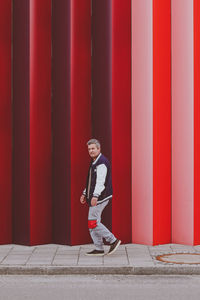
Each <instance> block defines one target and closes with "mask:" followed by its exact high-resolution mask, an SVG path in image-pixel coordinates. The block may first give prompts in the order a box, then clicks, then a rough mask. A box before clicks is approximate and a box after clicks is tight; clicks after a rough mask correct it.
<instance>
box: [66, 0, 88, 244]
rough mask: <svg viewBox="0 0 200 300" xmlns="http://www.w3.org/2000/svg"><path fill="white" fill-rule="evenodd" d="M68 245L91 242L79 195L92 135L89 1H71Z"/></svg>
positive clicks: (86, 168) (86, 166)
mask: <svg viewBox="0 0 200 300" xmlns="http://www.w3.org/2000/svg"><path fill="white" fill-rule="evenodd" d="M70 112H71V137H70V143H71V199H70V201H71V244H81V243H86V242H87V241H90V239H89V233H88V227H87V211H88V209H87V207H86V206H85V207H83V206H82V205H81V204H80V201H79V198H80V195H81V193H82V191H83V188H85V182H86V175H87V170H88V164H89V161H90V159H89V156H88V153H87V146H86V142H87V141H88V140H89V139H90V137H91V1H90V0H84V1H82V0H73V1H71V102H70Z"/></svg>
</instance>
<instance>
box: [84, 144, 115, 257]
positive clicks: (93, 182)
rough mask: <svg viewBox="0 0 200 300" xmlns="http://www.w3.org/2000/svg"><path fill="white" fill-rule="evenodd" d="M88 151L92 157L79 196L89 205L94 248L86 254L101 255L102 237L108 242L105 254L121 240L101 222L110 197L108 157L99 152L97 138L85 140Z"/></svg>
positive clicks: (102, 250)
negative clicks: (85, 180) (83, 186)
mask: <svg viewBox="0 0 200 300" xmlns="http://www.w3.org/2000/svg"><path fill="white" fill-rule="evenodd" d="M87 146H88V153H89V155H90V157H91V158H92V161H91V164H90V167H89V171H88V176H87V183H86V188H85V190H84V191H83V194H82V195H81V197H80V202H81V203H82V204H85V203H87V204H88V205H89V213H88V228H89V231H90V235H91V238H92V240H93V243H94V245H95V249H94V250H92V251H91V252H88V253H86V255H88V256H103V255H104V254H105V253H104V248H103V238H105V240H106V241H107V242H108V243H110V249H109V251H108V253H107V255H110V254H112V253H114V252H115V251H116V250H117V248H118V247H119V245H120V243H121V241H120V240H118V239H117V238H116V237H115V236H114V235H113V234H112V233H111V232H110V231H109V230H108V229H107V228H106V227H105V226H104V225H103V224H102V223H101V214H102V212H103V210H104V208H105V207H106V206H107V205H108V203H109V200H111V198H112V177H111V166H110V163H109V161H108V159H107V158H106V157H105V156H104V155H103V154H102V153H101V145H100V143H99V141H98V140H96V139H91V140H89V141H88V142H87Z"/></svg>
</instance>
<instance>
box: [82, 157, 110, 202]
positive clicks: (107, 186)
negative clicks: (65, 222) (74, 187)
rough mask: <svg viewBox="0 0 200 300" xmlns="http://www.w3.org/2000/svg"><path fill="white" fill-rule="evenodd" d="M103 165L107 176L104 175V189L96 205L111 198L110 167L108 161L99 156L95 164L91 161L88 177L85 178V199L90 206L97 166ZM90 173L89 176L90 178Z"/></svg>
mask: <svg viewBox="0 0 200 300" xmlns="http://www.w3.org/2000/svg"><path fill="white" fill-rule="evenodd" d="M102 164H104V165H105V166H106V167H107V174H106V180H105V183H104V185H105V189H104V190H103V191H102V192H101V194H100V196H99V197H98V200H97V204H100V203H102V202H103V201H104V200H105V201H106V200H107V199H110V198H112V193H113V189H112V175H111V165H110V162H109V160H108V159H107V158H106V157H105V156H104V155H103V154H101V156H100V157H99V159H98V160H97V162H96V163H95V164H93V161H92V162H91V164H90V167H89V170H88V176H87V183H86V199H87V203H88V204H89V205H90V204H91V199H92V197H93V193H94V189H95V185H96V179H97V166H98V165H102ZM90 172H91V176H90Z"/></svg>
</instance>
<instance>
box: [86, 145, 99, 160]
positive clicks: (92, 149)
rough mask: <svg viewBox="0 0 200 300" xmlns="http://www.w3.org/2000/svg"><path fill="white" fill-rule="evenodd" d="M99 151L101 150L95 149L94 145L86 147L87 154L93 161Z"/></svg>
mask: <svg viewBox="0 0 200 300" xmlns="http://www.w3.org/2000/svg"><path fill="white" fill-rule="evenodd" d="M100 151H101V149H100V148H97V145H96V144H91V145H88V152H89V155H90V157H91V158H92V159H95V158H96V157H97V156H98V155H99V153H100Z"/></svg>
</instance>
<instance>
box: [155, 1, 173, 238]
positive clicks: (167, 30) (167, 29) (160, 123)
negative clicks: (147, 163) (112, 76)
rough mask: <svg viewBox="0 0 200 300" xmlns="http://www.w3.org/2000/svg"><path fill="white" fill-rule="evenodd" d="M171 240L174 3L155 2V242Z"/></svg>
mask: <svg viewBox="0 0 200 300" xmlns="http://www.w3.org/2000/svg"><path fill="white" fill-rule="evenodd" d="M170 241H171V2H170V1H164V2H163V1H159V0H154V1H153V243H154V244H163V243H170Z"/></svg>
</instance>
